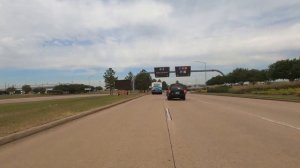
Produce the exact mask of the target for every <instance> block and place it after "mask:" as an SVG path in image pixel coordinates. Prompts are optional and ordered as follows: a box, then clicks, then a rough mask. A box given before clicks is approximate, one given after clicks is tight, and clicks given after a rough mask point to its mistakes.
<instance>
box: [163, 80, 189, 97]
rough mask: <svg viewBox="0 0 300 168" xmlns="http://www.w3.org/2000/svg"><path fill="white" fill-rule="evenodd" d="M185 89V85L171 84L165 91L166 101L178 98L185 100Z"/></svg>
mask: <svg viewBox="0 0 300 168" xmlns="http://www.w3.org/2000/svg"><path fill="white" fill-rule="evenodd" d="M186 92H187V88H186V86H185V85H183V84H180V83H175V84H171V85H170V86H169V88H168V90H167V98H168V100H171V99H174V98H179V99H182V100H185V95H186Z"/></svg>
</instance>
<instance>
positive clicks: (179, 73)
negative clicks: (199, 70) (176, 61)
mask: <svg viewBox="0 0 300 168" xmlns="http://www.w3.org/2000/svg"><path fill="white" fill-rule="evenodd" d="M175 72H176V77H184V76H191V66H176V67H175Z"/></svg>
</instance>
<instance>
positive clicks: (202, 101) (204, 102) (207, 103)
mask: <svg viewBox="0 0 300 168" xmlns="http://www.w3.org/2000/svg"><path fill="white" fill-rule="evenodd" d="M197 101H198V102H201V103H205V104H212V103H210V102H207V101H202V100H197Z"/></svg>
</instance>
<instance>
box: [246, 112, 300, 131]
mask: <svg viewBox="0 0 300 168" xmlns="http://www.w3.org/2000/svg"><path fill="white" fill-rule="evenodd" d="M248 115H250V116H253V117H256V118H259V119H262V120H265V121H268V122H271V123H274V124H278V125H281V126H285V127H289V128H293V129H296V130H298V131H300V128H299V127H296V126H293V125H291V124H288V123H285V122H282V121H276V120H272V119H269V118H266V117H262V116H259V115H255V114H251V113H248Z"/></svg>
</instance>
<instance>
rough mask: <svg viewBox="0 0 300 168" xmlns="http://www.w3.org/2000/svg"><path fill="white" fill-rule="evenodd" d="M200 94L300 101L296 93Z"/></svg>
mask: <svg viewBox="0 0 300 168" xmlns="http://www.w3.org/2000/svg"><path fill="white" fill-rule="evenodd" d="M198 94H205V95H215V96H230V97H241V98H252V99H264V100H278V101H290V102H300V97H299V96H295V95H262V94H233V93H198Z"/></svg>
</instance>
